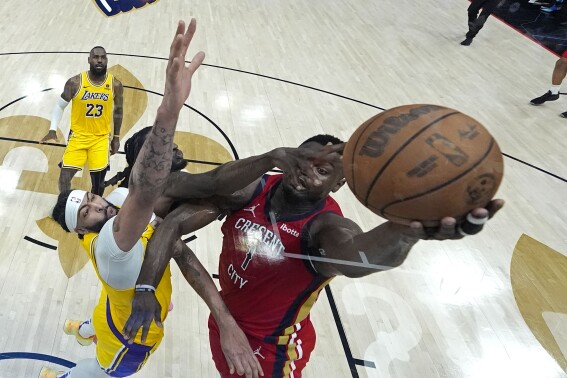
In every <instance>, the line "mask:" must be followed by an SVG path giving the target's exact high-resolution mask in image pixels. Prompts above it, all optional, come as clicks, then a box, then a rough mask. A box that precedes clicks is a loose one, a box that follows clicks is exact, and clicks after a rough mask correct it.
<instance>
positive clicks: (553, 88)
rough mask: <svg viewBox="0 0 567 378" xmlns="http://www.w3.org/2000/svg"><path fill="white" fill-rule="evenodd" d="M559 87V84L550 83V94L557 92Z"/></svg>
mask: <svg viewBox="0 0 567 378" xmlns="http://www.w3.org/2000/svg"><path fill="white" fill-rule="evenodd" d="M559 89H561V85H552V86H551V89H550V91H551V94H552V95H556V94H559Z"/></svg>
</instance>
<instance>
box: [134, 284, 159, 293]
mask: <svg viewBox="0 0 567 378" xmlns="http://www.w3.org/2000/svg"><path fill="white" fill-rule="evenodd" d="M134 290H135V291H152V292H154V293H155V291H156V288H155V287H153V286H152V285H136V286H135V287H134Z"/></svg>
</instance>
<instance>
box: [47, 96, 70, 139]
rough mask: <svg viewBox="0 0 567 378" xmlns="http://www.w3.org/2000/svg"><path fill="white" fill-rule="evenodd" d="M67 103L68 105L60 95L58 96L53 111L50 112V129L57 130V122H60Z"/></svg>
mask: <svg viewBox="0 0 567 378" xmlns="http://www.w3.org/2000/svg"><path fill="white" fill-rule="evenodd" d="M67 105H69V103H68V102H67V101H65V100H63V98H62V97H59V99H57V103H56V104H55V106H54V107H53V111H52V112H51V125H50V126H49V130H50V131H51V130H53V131H55V130H57V126H58V125H59V122H61V118H62V117H63V111H64V110H65V108H66V107H67Z"/></svg>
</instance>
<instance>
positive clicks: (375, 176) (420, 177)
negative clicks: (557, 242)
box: [343, 105, 504, 227]
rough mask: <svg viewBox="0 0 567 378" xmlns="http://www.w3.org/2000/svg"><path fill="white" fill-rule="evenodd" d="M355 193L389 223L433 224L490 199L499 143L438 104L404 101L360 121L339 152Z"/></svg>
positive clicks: (497, 175) (498, 177)
mask: <svg viewBox="0 0 567 378" xmlns="http://www.w3.org/2000/svg"><path fill="white" fill-rule="evenodd" d="M343 168H344V174H345V177H346V180H347V183H348V185H349V187H350V189H351V190H352V192H353V193H354V194H355V195H356V198H358V200H359V201H360V202H362V203H363V204H364V206H366V207H367V208H368V209H370V210H372V211H373V212H374V213H376V214H378V215H380V216H382V217H384V218H386V219H389V220H391V221H394V222H397V223H402V224H408V223H409V222H411V221H413V220H417V221H421V222H423V223H424V225H425V226H428V227H431V226H436V225H437V224H438V222H439V220H440V219H441V218H443V217H447V216H452V217H455V218H461V217H463V216H464V215H466V214H467V213H468V212H469V211H470V210H472V209H474V208H476V207H483V206H485V205H486V204H488V202H489V201H490V200H491V199H492V197H493V196H494V194H495V193H496V190H497V189H498V186H499V185H500V182H501V181H502V175H503V172H504V162H503V159H502V153H501V152H500V148H499V147H498V144H497V143H496V141H495V140H494V138H493V137H492V135H490V133H489V132H488V131H487V130H486V129H485V128H484V127H483V126H482V125H481V124H480V123H479V122H478V121H476V120H475V119H473V118H471V117H469V116H467V115H465V114H463V113H461V112H459V111H457V110H454V109H449V108H445V107H442V106H437V105H404V106H399V107H396V108H393V109H390V110H387V111H385V112H382V113H380V114H378V115H376V116H374V117H372V118H370V119H369V120H368V121H366V122H364V123H363V124H362V125H361V126H360V127H359V128H358V129H357V130H356V131H355V132H354V134H352V136H351V137H350V139H349V140H348V142H347V144H346V146H345V150H344V153H343Z"/></svg>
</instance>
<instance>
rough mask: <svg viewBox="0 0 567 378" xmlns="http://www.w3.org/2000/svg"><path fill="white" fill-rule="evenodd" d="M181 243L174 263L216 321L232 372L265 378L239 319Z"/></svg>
mask: <svg viewBox="0 0 567 378" xmlns="http://www.w3.org/2000/svg"><path fill="white" fill-rule="evenodd" d="M179 243H180V244H181V248H182V251H181V254H179V255H177V256H175V261H176V262H177V265H178V266H179V269H180V270H181V272H182V273H183V276H184V277H185V279H186V280H187V282H189V284H190V285H191V287H192V288H193V289H194V290H195V291H196V292H197V294H199V296H200V297H201V298H202V299H203V300H204V301H205V303H206V304H207V306H208V307H209V309H210V310H211V314H212V315H213V317H214V318H215V320H216V322H217V324H218V326H219V333H220V341H221V348H222V351H223V354H224V356H225V358H226V361H227V363H228V366H229V368H230V373H231V374H234V373H235V372H236V373H237V374H238V375H243V374H244V375H246V377H254V378H257V377H258V375H260V376H264V372H263V370H262V366H261V365H260V363H259V362H258V359H257V358H256V356H255V355H254V351H253V350H252V347H250V343H249V342H248V338H247V337H246V335H245V334H244V332H243V331H242V330H241V329H240V327H239V325H238V323H236V320H234V318H233V317H232V315H231V314H230V311H229V310H228V308H227V307H226V305H225V304H224V302H223V300H222V298H221V296H220V294H219V292H218V291H217V288H216V286H215V284H214V283H213V280H212V279H211V276H210V274H209V273H208V272H207V270H206V269H205V268H204V267H203V265H202V264H201V262H200V261H199V259H197V257H196V256H195V254H194V253H193V251H191V250H190V249H189V248H188V247H187V246H186V245H185V244H183V243H181V242H179Z"/></svg>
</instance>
